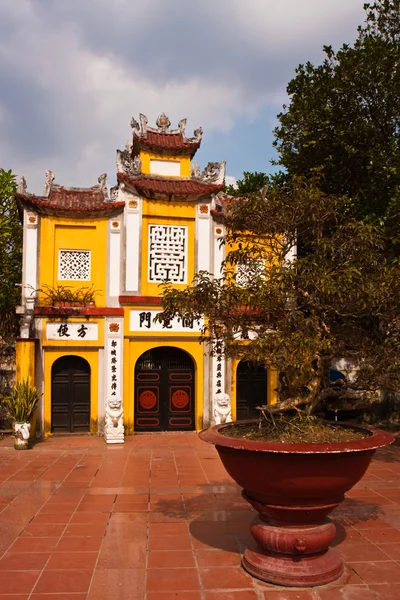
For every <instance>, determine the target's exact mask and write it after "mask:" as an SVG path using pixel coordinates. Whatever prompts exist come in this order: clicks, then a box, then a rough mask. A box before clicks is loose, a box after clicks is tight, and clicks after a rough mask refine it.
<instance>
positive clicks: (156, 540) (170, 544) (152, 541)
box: [149, 535, 192, 551]
mask: <svg viewBox="0 0 400 600" xmlns="http://www.w3.org/2000/svg"><path fill="white" fill-rule="evenodd" d="M191 549H192V544H191V538H190V536H189V535H163V536H161V535H160V536H158V535H156V536H154V535H152V536H150V538H149V550H170V551H172V550H191Z"/></svg>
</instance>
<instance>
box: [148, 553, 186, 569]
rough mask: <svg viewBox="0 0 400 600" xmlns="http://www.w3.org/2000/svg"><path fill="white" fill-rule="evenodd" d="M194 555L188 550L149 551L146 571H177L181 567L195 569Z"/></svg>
mask: <svg viewBox="0 0 400 600" xmlns="http://www.w3.org/2000/svg"><path fill="white" fill-rule="evenodd" d="M195 566H196V564H195V561H194V555H193V552H191V551H190V550H176V551H175V552H168V551H167V550H162V551H159V550H154V551H150V552H149V555H148V562H147V568H148V569H179V568H181V567H195Z"/></svg>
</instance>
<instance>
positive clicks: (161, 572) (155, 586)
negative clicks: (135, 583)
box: [147, 568, 200, 592]
mask: <svg viewBox="0 0 400 600" xmlns="http://www.w3.org/2000/svg"><path fill="white" fill-rule="evenodd" d="M198 589H200V582H199V576H198V572H197V569H191V568H185V569H150V570H149V571H148V572H147V590H148V591H149V592H172V591H175V590H176V591H183V590H188V591H191V590H198Z"/></svg>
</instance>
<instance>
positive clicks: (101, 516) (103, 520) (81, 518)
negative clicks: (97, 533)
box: [70, 512, 110, 525]
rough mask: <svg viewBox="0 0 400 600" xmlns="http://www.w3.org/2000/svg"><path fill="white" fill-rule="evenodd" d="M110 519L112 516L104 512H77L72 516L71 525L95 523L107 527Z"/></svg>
mask: <svg viewBox="0 0 400 600" xmlns="http://www.w3.org/2000/svg"><path fill="white" fill-rule="evenodd" d="M109 518H110V514H109V513H104V512H79V513H78V512H77V513H75V514H73V515H72V517H71V520H70V523H71V524H77V523H95V524H97V525H107V523H108V521H109Z"/></svg>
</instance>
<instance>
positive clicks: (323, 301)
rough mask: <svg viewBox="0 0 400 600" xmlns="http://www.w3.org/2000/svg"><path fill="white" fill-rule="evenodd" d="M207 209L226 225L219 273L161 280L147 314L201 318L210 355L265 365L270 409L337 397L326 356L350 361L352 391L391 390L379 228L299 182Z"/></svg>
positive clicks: (393, 324)
mask: <svg viewBox="0 0 400 600" xmlns="http://www.w3.org/2000/svg"><path fill="white" fill-rule="evenodd" d="M217 209H218V212H217V215H216V217H217V218H218V219H219V220H220V221H221V222H223V223H224V224H225V225H226V228H227V229H226V231H227V233H226V235H225V236H224V237H222V238H221V244H223V245H224V246H225V247H226V259H225V262H224V263H223V266H222V271H221V274H219V273H218V274H217V273H215V274H214V275H213V274H210V273H207V272H199V273H197V274H196V276H195V278H194V281H193V284H192V285H190V286H188V287H187V288H185V289H184V290H176V289H174V288H173V286H172V285H171V284H170V283H168V282H167V283H165V284H164V285H163V293H164V299H163V312H162V313H160V314H159V315H158V320H160V321H162V322H165V323H167V322H168V321H169V320H171V319H172V318H174V317H178V316H179V317H181V318H190V319H199V318H200V317H203V316H204V317H205V323H206V324H205V326H204V329H203V331H202V336H201V340H202V341H206V342H207V343H208V344H209V345H210V351H211V352H212V353H215V352H221V351H222V352H223V354H224V355H225V357H227V358H238V359H244V360H247V361H252V362H255V363H258V364H260V363H262V364H264V365H265V366H266V367H272V368H274V369H276V370H277V371H278V373H279V387H278V393H279V402H278V403H277V404H275V405H270V406H269V407H268V411H269V412H270V413H271V415H272V413H274V412H277V411H282V410H283V411H288V410H293V409H297V411H299V410H302V411H304V412H305V413H306V414H307V415H309V414H310V413H311V412H312V410H313V409H314V408H315V406H316V405H317V404H318V403H319V402H320V401H321V400H322V399H324V398H326V397H327V395H328V394H329V395H332V394H335V393H342V392H341V391H339V392H335V390H334V389H332V385H331V383H330V380H329V371H330V368H331V363H332V359H334V358H335V357H344V358H346V359H348V360H349V361H350V362H351V364H352V365H354V368H355V376H354V380H353V381H352V386H353V388H355V389H359V390H376V389H381V388H385V389H391V390H395V389H398V388H399V384H400V314H399V307H400V268H399V265H398V263H397V262H393V261H392V262H391V261H390V258H389V257H390V247H389V246H390V242H389V240H388V239H385V237H384V235H383V233H382V230H381V229H378V228H376V227H375V226H373V225H372V224H368V223H366V222H365V221H358V220H356V218H355V217H354V216H352V211H351V210H350V207H348V206H347V200H346V198H341V197H338V196H332V195H328V194H326V193H324V192H322V191H321V190H320V189H319V187H318V182H310V181H306V180H305V179H302V178H297V179H296V178H295V179H293V180H291V181H288V182H287V183H286V184H285V185H283V186H280V187H276V188H274V189H270V190H268V189H266V188H264V189H263V190H262V191H260V192H256V193H253V194H250V195H249V196H248V197H247V198H246V199H243V198H242V199H240V198H224V199H222V201H221V204H220V206H217ZM335 386H336V387H337V382H336V384H335ZM266 408H267V407H264V411H265V410H266ZM272 419H273V416H272Z"/></svg>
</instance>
